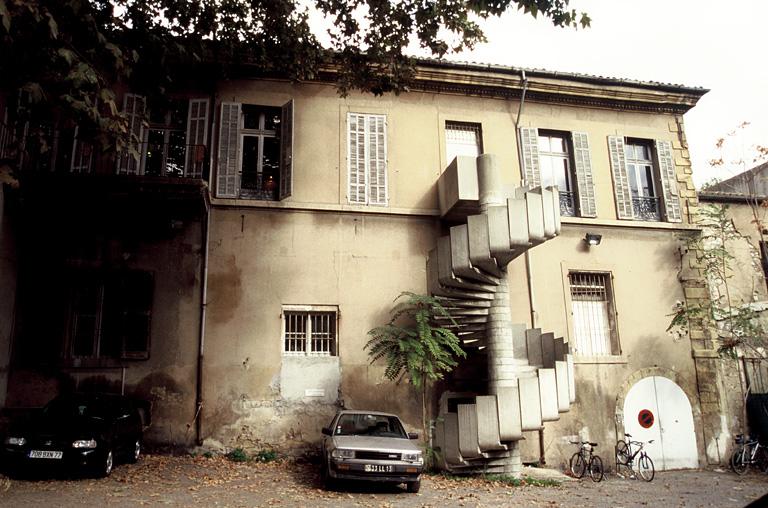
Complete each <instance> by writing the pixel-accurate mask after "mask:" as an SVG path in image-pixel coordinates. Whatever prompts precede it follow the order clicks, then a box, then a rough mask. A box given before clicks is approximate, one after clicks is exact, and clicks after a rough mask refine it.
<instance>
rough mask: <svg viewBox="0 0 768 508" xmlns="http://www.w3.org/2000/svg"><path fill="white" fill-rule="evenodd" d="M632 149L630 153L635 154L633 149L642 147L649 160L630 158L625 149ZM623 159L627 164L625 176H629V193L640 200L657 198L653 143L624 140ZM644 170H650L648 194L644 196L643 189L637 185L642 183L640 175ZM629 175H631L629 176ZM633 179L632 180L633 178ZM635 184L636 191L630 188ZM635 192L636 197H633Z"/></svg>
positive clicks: (635, 151) (631, 139) (634, 139)
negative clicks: (649, 157)
mask: <svg viewBox="0 0 768 508" xmlns="http://www.w3.org/2000/svg"><path fill="white" fill-rule="evenodd" d="M630 146H631V147H633V148H632V151H633V153H637V150H636V148H635V147H639V146H642V147H644V148H645V149H646V150H647V151H648V154H649V155H650V156H651V159H638V158H630V157H628V156H627V148H628V147H630ZM624 157H625V161H626V164H627V174H628V176H629V188H630V191H631V192H632V193H633V197H640V198H658V197H659V192H658V189H657V187H658V183H657V182H656V179H657V176H656V163H655V161H654V160H653V158H652V157H653V143H652V142H651V141H647V142H646V141H645V140H639V139H636V138H625V139H624ZM646 168H649V169H650V176H651V179H650V182H649V183H650V193H649V194H647V195H646V193H645V191H644V190H643V188H642V187H641V186H640V185H639V184H640V182H641V181H642V178H641V176H642V173H643V172H644V171H645V170H646ZM630 173H631V174H630ZM633 177H634V178H633ZM633 181H634V182H637V183H638V186H637V189H634V188H633V187H632V183H633ZM635 192H637V196H634V193H635Z"/></svg>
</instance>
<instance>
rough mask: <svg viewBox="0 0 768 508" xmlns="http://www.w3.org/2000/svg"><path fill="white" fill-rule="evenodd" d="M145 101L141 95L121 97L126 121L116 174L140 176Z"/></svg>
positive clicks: (130, 94)
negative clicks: (124, 144)
mask: <svg viewBox="0 0 768 508" xmlns="http://www.w3.org/2000/svg"><path fill="white" fill-rule="evenodd" d="M146 109H147V99H146V98H145V97H144V96H143V95H137V94H133V93H126V94H125V95H124V96H123V114H124V115H125V116H126V118H127V119H128V132H127V139H126V140H125V143H126V147H125V149H124V150H123V151H122V152H120V154H119V155H118V157H117V173H118V174H121V175H139V174H142V162H143V161H142V149H141V147H142V144H143V143H144V142H145V133H146V129H145V128H144V124H145V122H146Z"/></svg>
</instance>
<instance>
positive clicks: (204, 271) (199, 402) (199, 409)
mask: <svg viewBox="0 0 768 508" xmlns="http://www.w3.org/2000/svg"><path fill="white" fill-rule="evenodd" d="M203 205H204V206H205V209H204V213H205V217H204V219H203V221H202V228H201V229H202V234H203V238H202V244H203V246H202V247H203V259H202V263H201V267H200V279H201V281H200V334H199V344H198V352H197V397H196V401H195V441H196V443H197V445H198V446H200V445H202V444H203V438H202V436H203V360H204V359H205V318H206V306H207V305H208V248H209V245H210V237H209V230H210V226H211V199H210V193H209V189H208V186H205V187H204V188H203Z"/></svg>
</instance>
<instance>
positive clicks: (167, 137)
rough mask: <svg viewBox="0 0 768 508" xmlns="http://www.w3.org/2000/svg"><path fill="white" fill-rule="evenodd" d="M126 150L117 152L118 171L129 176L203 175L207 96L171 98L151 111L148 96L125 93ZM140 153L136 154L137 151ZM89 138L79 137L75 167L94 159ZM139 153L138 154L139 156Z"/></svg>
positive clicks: (76, 141)
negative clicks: (205, 97) (164, 105)
mask: <svg viewBox="0 0 768 508" xmlns="http://www.w3.org/2000/svg"><path fill="white" fill-rule="evenodd" d="M123 114H124V115H125V116H126V117H127V119H128V135H129V137H128V139H127V140H126V141H127V150H125V151H123V152H122V153H120V154H118V157H117V172H118V173H119V174H129V175H151V176H179V177H189V178H202V176H203V170H204V166H205V162H206V154H207V150H206V145H207V141H208V99H172V100H171V101H170V102H169V103H168V105H167V107H156V108H155V109H152V110H151V111H150V110H149V107H148V105H147V99H146V97H144V96H142V95H137V94H132V93H126V94H125V95H124V96H123ZM134 152H137V153H134ZM91 154H92V148H91V147H90V145H89V143H88V141H87V139H82V140H81V139H80V136H79V135H78V136H76V138H75V145H74V148H73V157H72V170H73V171H78V172H84V171H86V167H85V166H84V164H88V165H90V164H91V162H92V157H91ZM137 155H138V156H137Z"/></svg>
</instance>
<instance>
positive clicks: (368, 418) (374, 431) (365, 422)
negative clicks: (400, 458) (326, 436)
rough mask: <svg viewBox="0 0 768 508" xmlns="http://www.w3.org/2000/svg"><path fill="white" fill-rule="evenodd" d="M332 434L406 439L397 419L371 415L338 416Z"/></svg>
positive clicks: (352, 414)
mask: <svg viewBox="0 0 768 508" xmlns="http://www.w3.org/2000/svg"><path fill="white" fill-rule="evenodd" d="M333 434H334V435H335V436H379V437H399V438H403V439H407V438H408V434H406V433H405V429H403V424H401V423H400V419H399V418H398V417H396V416H387V415H377V414H371V413H345V414H343V415H341V416H339V419H338V420H337V421H336V427H335V428H334V429H333Z"/></svg>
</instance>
